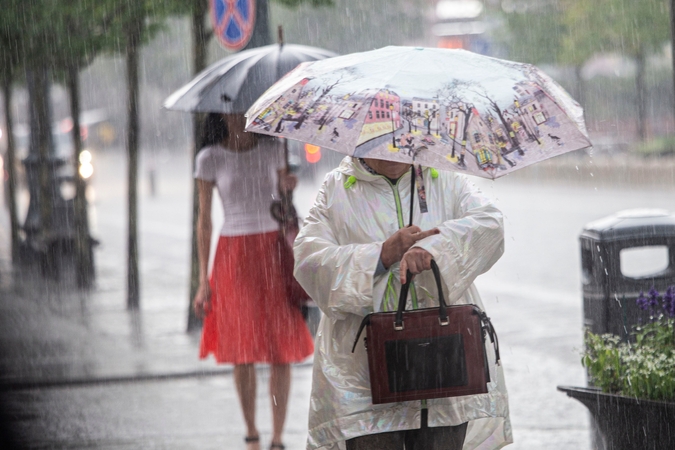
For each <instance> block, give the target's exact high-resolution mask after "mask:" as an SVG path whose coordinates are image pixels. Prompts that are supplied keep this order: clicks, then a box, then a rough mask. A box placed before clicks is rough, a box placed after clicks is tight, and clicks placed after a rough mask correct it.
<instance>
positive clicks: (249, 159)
mask: <svg viewBox="0 0 675 450" xmlns="http://www.w3.org/2000/svg"><path fill="white" fill-rule="evenodd" d="M244 124H245V118H244V116H243V115H234V114H224V115H221V114H210V115H209V116H208V117H207V121H206V124H205V129H204V145H203V146H202V149H201V151H200V152H199V154H198V155H197V161H196V169H195V178H196V179H197V185H198V192H199V218H198V224H197V242H198V251H199V269H200V278H199V279H200V284H199V289H198V291H197V295H196V296H195V299H194V307H195V311H196V313H197V315H198V316H200V317H203V318H204V328H203V331H202V341H201V346H200V358H206V357H208V355H213V356H214V357H215V359H216V361H217V362H218V363H229V364H234V380H235V384H236V387H237V393H238V395H239V401H240V403H241V408H242V411H243V415H244V421H245V423H246V429H247V433H246V438H245V441H246V444H247V448H248V450H259V449H260V445H259V434H258V429H257V428H256V423H255V400H256V373H255V367H254V364H255V363H268V364H270V365H271V376H270V395H271V397H272V415H273V418H272V421H273V427H272V428H273V430H272V443H271V446H270V448H271V449H283V448H284V446H283V445H282V443H281V442H282V441H281V436H282V431H283V426H284V421H285V418H286V405H287V401H288V392H289V389H290V380H291V378H290V367H289V363H292V362H300V361H302V360H303V359H305V358H306V357H307V356H309V355H311V354H312V352H313V343H312V338H311V336H310V334H309V331H308V330H307V327H306V325H305V322H304V320H303V317H302V314H301V312H300V310H299V309H298V308H296V307H293V306H292V305H291V303H290V301H289V299H288V298H287V295H286V288H285V283H284V279H283V277H282V272H281V261H280V253H281V251H280V250H281V249H280V247H279V245H280V244H279V239H278V228H279V226H278V223H277V222H275V221H274V219H273V218H272V216H271V214H270V204H271V201H272V199H273V198H274V197H275V196H276V194H277V192H289V191H292V190H293V189H294V188H295V185H296V183H297V179H296V178H295V176H293V175H291V174H288V173H286V172H285V170H284V169H283V167H284V161H283V150H282V149H281V148H279V144H278V143H277V141H276V139H272V138H267V137H262V136H260V137H259V136H257V135H255V134H254V133H245V132H244ZM214 188H216V189H217V191H218V195H219V197H220V200H221V201H222V204H223V211H224V223H223V227H222V229H221V230H220V238H219V241H218V247H217V249H216V254H215V259H214V262H213V268H212V271H211V276H210V277H209V276H208V262H209V252H210V242H211V233H212V223H211V201H212V194H213V189H214Z"/></svg>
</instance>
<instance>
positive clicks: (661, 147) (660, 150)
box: [637, 136, 675, 156]
mask: <svg viewBox="0 0 675 450" xmlns="http://www.w3.org/2000/svg"><path fill="white" fill-rule="evenodd" d="M637 153H638V154H639V155H642V156H668V155H675V136H668V137H660V138H656V139H652V140H650V141H645V142H643V143H641V144H640V145H639V146H638V148H637Z"/></svg>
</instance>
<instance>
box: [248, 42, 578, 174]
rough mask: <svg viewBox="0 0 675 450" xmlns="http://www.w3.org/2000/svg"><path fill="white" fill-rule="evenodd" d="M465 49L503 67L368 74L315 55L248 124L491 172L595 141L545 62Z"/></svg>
mask: <svg viewBox="0 0 675 450" xmlns="http://www.w3.org/2000/svg"><path fill="white" fill-rule="evenodd" d="M462 53H463V54H462V56H465V57H466V56H468V57H469V58H473V57H477V58H481V64H482V65H483V66H484V65H485V60H488V61H489V62H490V63H491V64H493V65H496V66H498V70H497V69H494V68H490V67H487V68H485V67H483V71H484V70H487V71H490V70H491V69H492V73H493V76H491V77H484V79H483V80H481V77H480V76H474V75H477V74H474V73H471V71H468V70H461V69H457V66H455V68H454V69H453V70H448V71H447V73H448V74H452V75H451V76H448V77H447V78H446V79H443V77H439V76H437V75H434V74H426V75H427V76H425V73H416V71H415V70H416V69H415V68H414V67H411V68H408V69H401V68H398V69H396V71H395V73H394V74H392V75H388V74H387V71H386V70H385V69H382V68H376V69H375V73H374V74H372V73H371V74H370V76H368V73H364V70H361V69H362V68H361V67H343V68H338V69H337V70H333V71H330V72H327V73H318V74H314V73H313V70H312V69H313V65H314V64H316V63H305V64H302V65H300V66H299V67H298V68H297V69H295V70H294V71H292V72H291V73H289V74H288V75H287V76H286V77H285V78H284V79H282V80H281V81H280V82H279V83H277V85H275V86H273V87H272V88H271V89H270V90H269V91H268V92H266V93H265V94H264V95H263V96H262V97H261V98H260V99H259V100H258V101H257V102H256V104H255V105H254V106H253V107H252V108H251V110H250V111H249V113H250V112H251V111H253V112H255V113H256V115H255V116H254V117H249V125H248V127H247V129H248V130H249V131H254V132H261V133H265V134H273V135H277V136H283V137H287V138H290V139H296V140H300V141H304V142H311V143H312V144H315V145H320V146H323V147H326V148H331V149H334V150H337V151H341V152H343V153H348V154H351V155H354V156H360V157H371V158H381V159H390V160H391V159H393V160H400V161H404V162H412V161H413V160H417V161H418V162H421V161H420V159H419V158H418V156H422V155H423V156H424V158H423V159H424V162H423V163H424V164H426V165H430V166H432V167H436V168H439V169H450V170H455V171H460V172H461V171H465V172H467V173H471V174H473V175H478V176H482V177H486V178H496V177H498V176H501V175H504V174H505V173H508V172H510V171H512V170H516V169H517V168H522V167H524V166H527V165H530V164H532V163H534V162H537V161H541V160H543V159H547V158H549V157H552V156H555V155H558V154H561V153H565V152H568V151H572V150H577V149H581V148H586V147H588V146H590V141H589V140H588V137H587V135H586V132H585V128H584V125H583V119H582V118H581V117H580V116H581V113H580V111H581V108H580V107H579V106H578V104H576V102H574V100H572V98H571V97H569V95H568V94H567V93H566V92H565V91H564V90H563V89H562V88H561V87H560V86H558V85H557V84H556V83H555V82H554V81H553V80H551V79H550V78H548V76H547V75H545V74H544V73H543V72H541V71H539V69H537V68H536V67H534V66H530V65H526V64H519V63H513V62H509V61H503V60H499V59H495V58H488V57H484V56H480V55H475V54H471V53H470V52H462ZM466 54H468V55H466ZM329 62H330V60H324V61H322V63H329ZM324 65H326V64H324ZM469 66H470V65H469ZM373 79H375V80H386V82H384V83H382V86H377V83H376V82H373ZM576 109H578V111H576Z"/></svg>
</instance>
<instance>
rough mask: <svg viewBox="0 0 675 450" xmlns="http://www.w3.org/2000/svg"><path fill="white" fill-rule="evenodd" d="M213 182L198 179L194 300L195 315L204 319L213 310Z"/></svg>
mask: <svg viewBox="0 0 675 450" xmlns="http://www.w3.org/2000/svg"><path fill="white" fill-rule="evenodd" d="M214 186H215V183H213V182H212V181H204V180H200V179H197V192H198V196H199V214H198V216H197V254H198V256H199V288H198V289H197V294H196V295H195V298H194V308H195V314H197V316H198V317H204V316H205V315H206V314H208V313H209V311H210V309H211V285H210V284H209V253H210V251H211V233H212V231H213V224H212V222H211V201H212V199H213V187H214Z"/></svg>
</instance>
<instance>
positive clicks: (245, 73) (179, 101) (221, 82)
mask: <svg viewBox="0 0 675 450" xmlns="http://www.w3.org/2000/svg"><path fill="white" fill-rule="evenodd" d="M333 56H337V54H336V53H333V52H331V51H329V50H325V49H322V48H316V47H309V46H306V45H296V44H272V45H266V46H264V47H257V48H252V49H250V50H245V51H243V52H239V53H235V54H233V55H230V56H228V57H226V58H223V59H221V60H220V61H218V62H216V63H214V64H212V65H211V66H209V67H207V68H206V69H205V70H204V71H203V72H201V73H200V74H198V75H197V76H196V77H195V78H194V79H193V80H192V81H190V82H189V83H188V84H186V85H185V86H183V87H181V88H180V89H178V90H177V91H176V92H174V93H173V94H171V95H170V96H169V97H168V98H167V99H166V100H165V102H164V107H165V108H167V109H171V110H177V111H187V112H221V113H244V112H246V110H247V109H248V108H249V107H250V106H251V105H252V104H253V102H255V100H256V99H257V98H258V97H260V96H261V95H262V94H263V93H264V92H265V91H266V90H267V89H268V88H269V87H270V86H271V85H272V84H274V83H275V82H276V81H277V80H279V79H280V78H281V77H283V76H284V75H285V74H286V73H288V72H290V71H291V70H293V69H294V68H295V67H296V66H297V65H298V64H300V63H302V62H306V61H316V60H319V59H325V58H331V57H333Z"/></svg>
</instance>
